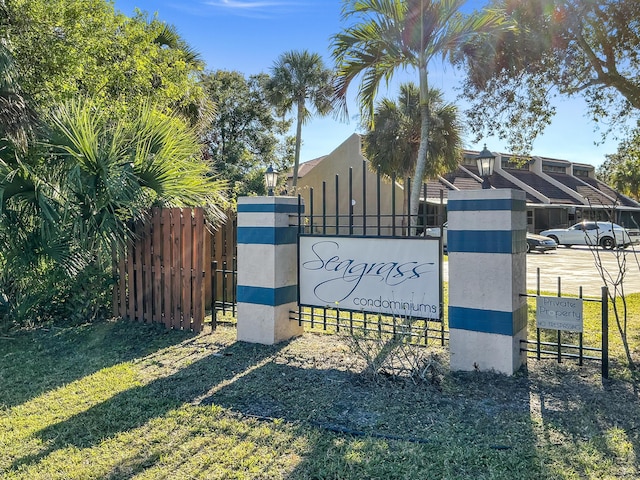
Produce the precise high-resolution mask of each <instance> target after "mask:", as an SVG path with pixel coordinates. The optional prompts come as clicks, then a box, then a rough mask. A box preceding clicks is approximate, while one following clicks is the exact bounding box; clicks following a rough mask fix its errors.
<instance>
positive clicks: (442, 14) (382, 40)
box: [333, 0, 501, 222]
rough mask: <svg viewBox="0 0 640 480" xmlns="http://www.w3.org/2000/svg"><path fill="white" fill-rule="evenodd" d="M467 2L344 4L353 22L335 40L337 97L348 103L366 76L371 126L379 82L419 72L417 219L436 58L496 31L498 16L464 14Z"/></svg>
mask: <svg viewBox="0 0 640 480" xmlns="http://www.w3.org/2000/svg"><path fill="white" fill-rule="evenodd" d="M464 4H465V1H464V0H441V1H435V0H345V1H344V9H343V17H344V19H345V20H349V21H352V20H353V19H354V18H355V21H352V22H351V25H350V26H348V27H346V28H345V29H344V30H343V31H342V32H341V33H339V34H337V35H335V36H334V37H333V56H334V58H335V60H336V62H337V65H338V71H337V76H338V81H337V95H338V97H339V98H340V99H342V102H343V105H344V104H345V103H344V102H346V95H347V90H348V88H349V86H350V85H351V82H352V81H353V80H354V79H356V78H357V77H360V76H362V83H361V86H360V89H359V91H358V99H359V101H360V104H361V108H362V113H363V115H364V117H365V120H366V121H368V122H373V121H374V120H375V118H374V115H373V113H374V105H375V97H376V94H377V92H378V88H379V86H380V83H381V82H382V81H383V80H384V81H387V82H388V81H389V80H390V79H391V78H392V77H393V75H394V73H396V72H397V71H398V70H400V69H407V68H413V69H415V70H417V72H418V77H419V88H420V112H421V116H420V118H421V122H422V123H421V126H420V145H419V148H418V155H417V159H416V166H415V169H414V178H413V179H412V185H411V196H412V198H411V212H410V213H411V217H412V222H415V221H416V219H417V213H418V208H419V199H420V186H421V184H422V181H423V180H424V178H425V175H426V173H427V172H428V171H429V170H433V169H434V167H427V165H428V163H429V162H432V161H434V160H435V159H430V158H429V157H428V152H429V132H430V128H429V120H430V118H431V113H430V111H429V109H430V105H429V95H428V94H429V83H428V80H429V76H428V68H429V66H430V64H431V63H432V61H434V59H436V58H442V59H446V58H449V56H450V55H453V54H455V53H456V52H457V49H458V48H459V46H460V45H461V44H462V43H463V42H464V41H466V40H467V39H468V38H470V37H471V36H472V35H476V34H481V33H493V32H495V31H496V30H497V29H498V27H499V26H500V25H501V20H500V17H497V16H495V15H492V14H490V13H485V14H482V15H480V14H474V15H470V16H463V15H462V14H461V13H460V8H461V7H462V6H463V5H464Z"/></svg>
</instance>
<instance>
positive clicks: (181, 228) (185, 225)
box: [113, 208, 211, 332]
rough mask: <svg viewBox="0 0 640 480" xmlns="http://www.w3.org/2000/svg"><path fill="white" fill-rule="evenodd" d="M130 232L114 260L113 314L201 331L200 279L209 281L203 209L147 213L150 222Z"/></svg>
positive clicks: (202, 286) (202, 299)
mask: <svg viewBox="0 0 640 480" xmlns="http://www.w3.org/2000/svg"><path fill="white" fill-rule="evenodd" d="M134 228H135V240H134V241H132V242H130V243H129V244H128V245H127V248H126V251H125V252H123V254H121V255H117V256H115V257H114V267H115V269H116V275H117V278H118V281H117V284H116V285H115V287H114V292H113V314H114V315H115V316H121V317H124V318H129V319H131V320H137V321H141V322H147V323H150V322H160V323H163V324H164V325H165V326H166V327H167V328H173V329H180V330H193V331H196V332H200V331H202V329H203V326H204V314H205V286H206V282H205V278H209V277H210V276H211V273H210V272H211V262H210V260H209V258H210V257H209V258H207V257H206V256H205V244H207V243H209V245H210V244H211V241H210V236H211V234H210V233H209V232H208V231H207V229H206V228H205V221H204V212H203V209H202V208H153V209H152V211H151V217H150V219H148V220H147V221H145V222H138V223H137V224H136V225H135V227H134ZM208 250H209V252H210V251H211V249H210V247H209V249H208ZM205 258H206V260H205Z"/></svg>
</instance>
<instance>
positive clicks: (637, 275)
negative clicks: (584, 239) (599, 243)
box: [527, 246, 640, 297]
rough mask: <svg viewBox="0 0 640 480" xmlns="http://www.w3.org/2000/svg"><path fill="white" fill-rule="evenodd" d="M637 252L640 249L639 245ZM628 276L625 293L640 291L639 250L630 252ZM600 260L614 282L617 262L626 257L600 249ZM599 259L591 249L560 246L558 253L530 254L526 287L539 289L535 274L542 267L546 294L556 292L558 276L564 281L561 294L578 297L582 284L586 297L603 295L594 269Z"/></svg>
mask: <svg viewBox="0 0 640 480" xmlns="http://www.w3.org/2000/svg"><path fill="white" fill-rule="evenodd" d="M635 250H639V249H638V247H637V246H636V249H635ZM624 253H625V255H624V256H625V257H626V273H625V276H624V288H625V293H633V292H640V266H639V265H638V261H639V260H640V250H639V251H634V250H633V249H627V250H625V251H624ZM598 254H599V257H600V261H601V262H602V265H603V266H604V268H605V270H606V271H607V272H609V274H610V275H611V276H612V277H613V278H614V279H615V278H616V276H617V275H618V272H619V271H620V268H619V267H618V262H619V261H620V262H622V261H623V255H622V254H621V253H620V252H617V251H613V250H603V249H598ZM595 263H596V260H595V258H594V254H593V252H591V251H590V250H589V248H588V247H572V248H565V247H558V249H557V250H556V251H555V252H550V253H544V254H542V253H535V252H534V253H529V254H527V288H529V289H535V288H536V271H537V269H538V268H540V288H541V290H543V291H551V292H556V291H557V289H558V277H560V278H561V284H562V292H563V293H569V294H577V293H578V292H579V288H580V286H581V285H582V291H583V294H584V295H585V296H590V297H592V296H600V291H601V288H602V286H603V285H604V282H603V281H602V279H601V278H600V274H599V272H598V269H597V268H596V266H595Z"/></svg>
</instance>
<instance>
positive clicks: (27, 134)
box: [0, 0, 36, 151]
mask: <svg viewBox="0 0 640 480" xmlns="http://www.w3.org/2000/svg"><path fill="white" fill-rule="evenodd" d="M6 18H7V7H6V4H5V2H4V0H0V142H1V144H0V148H1V149H2V150H7V149H8V148H16V147H17V148H18V149H19V150H22V151H24V150H25V149H26V147H27V141H28V140H29V138H31V136H32V134H33V129H34V126H35V123H36V114H35V112H34V110H33V109H32V108H31V106H30V104H29V103H28V101H27V99H26V97H25V95H24V94H23V92H22V88H21V86H20V85H19V81H18V78H17V77H18V72H17V70H16V68H15V64H14V61H13V57H12V55H11V52H10V51H9V48H8V47H9V41H8V39H7V38H6ZM7 141H8V142H9V143H10V145H7V144H5V142H7Z"/></svg>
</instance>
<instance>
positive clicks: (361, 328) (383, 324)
mask: <svg viewBox="0 0 640 480" xmlns="http://www.w3.org/2000/svg"><path fill="white" fill-rule="evenodd" d="M361 173H362V175H361V177H360V175H359V177H360V178H359V179H357V180H354V174H353V169H350V170H349V174H348V178H347V179H346V181H345V180H343V179H340V177H339V176H338V175H336V176H335V178H334V181H333V182H330V184H329V183H328V182H326V181H324V182H322V186H321V188H320V192H315V191H314V189H313V188H309V189H308V190H306V191H305V194H304V197H305V205H304V208H303V206H302V203H303V202H302V195H299V196H298V198H299V209H298V211H299V213H298V218H297V225H298V233H299V236H314V237H315V236H317V237H322V236H341V237H384V238H402V237H405V238H406V237H407V236H412V237H415V236H418V235H421V234H422V232H423V230H424V227H425V226H426V225H441V224H442V222H443V213H444V209H443V208H437V206H436V207H434V206H432V207H431V209H430V208H429V207H428V205H427V202H426V201H424V200H425V199H426V198H427V184H423V186H422V192H421V203H420V205H419V208H418V215H417V216H416V217H412V216H411V214H410V212H411V190H410V185H411V179H409V178H408V179H406V180H405V181H404V182H403V183H402V185H404V186H405V187H406V188H403V186H402V185H401V184H400V183H399V182H398V180H397V179H396V178H395V176H394V177H393V178H390V179H383V178H382V177H381V176H380V174H375V175H374V182H373V185H369V184H368V183H371V182H370V179H371V176H372V174H371V172H369V171H368V170H367V166H366V162H363V166H362V172H361ZM368 178H369V182H368ZM356 184H357V188H355V186H356ZM345 200H346V201H345ZM440 204H441V205H440V207H441V206H442V200H441V202H440ZM430 241H434V240H430ZM439 252H440V256H439V268H440V275H439V278H440V279H441V281H440V285H439V289H440V294H439V299H440V318H438V319H418V318H416V319H407V318H404V317H399V316H396V315H386V314H379V313H376V312H366V311H351V310H345V309H340V308H338V307H336V308H332V307H317V306H306V305H298V308H297V310H294V311H291V312H290V319H291V320H292V321H297V322H298V323H299V324H300V325H304V326H305V328H306V329H307V331H316V332H321V333H340V332H349V333H350V334H353V333H354V332H358V333H361V334H364V335H366V336H374V337H376V336H377V337H380V338H387V337H389V336H394V337H397V336H398V335H402V337H403V339H405V341H407V340H408V341H411V342H413V343H422V344H429V342H432V343H437V344H440V345H445V342H447V341H448V331H447V329H446V327H445V321H444V314H443V301H442V298H443V292H442V243H441V241H440V244H439Z"/></svg>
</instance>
